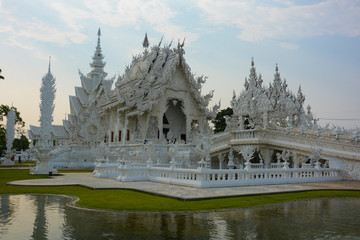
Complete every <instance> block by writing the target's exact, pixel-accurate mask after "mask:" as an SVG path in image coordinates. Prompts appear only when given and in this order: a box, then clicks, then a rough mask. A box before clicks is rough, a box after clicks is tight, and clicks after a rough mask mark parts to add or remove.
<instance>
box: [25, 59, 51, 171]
mask: <svg viewBox="0 0 360 240" xmlns="http://www.w3.org/2000/svg"><path fill="white" fill-rule="evenodd" d="M55 92H56V89H55V78H54V76H53V75H52V73H51V70H50V59H49V69H48V72H47V74H46V75H45V76H44V77H43V78H42V83H41V88H40V100H41V102H40V120H39V122H40V131H39V132H40V139H39V143H38V145H37V147H36V150H35V151H36V157H37V159H38V162H37V165H36V166H35V167H34V168H33V169H31V170H30V172H31V174H49V175H52V174H56V173H57V170H56V169H55V168H53V167H52V166H50V165H49V161H50V151H51V150H52V149H53V143H52V140H51V123H52V121H53V112H54V108H55V106H54V100H55Z"/></svg>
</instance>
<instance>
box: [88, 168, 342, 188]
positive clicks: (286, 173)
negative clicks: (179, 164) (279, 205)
mask: <svg viewBox="0 0 360 240" xmlns="http://www.w3.org/2000/svg"><path fill="white" fill-rule="evenodd" d="M114 164H116V163H113V164H109V163H107V164H104V163H98V164H97V165H96V168H95V171H94V174H95V175H96V176H98V177H110V178H116V179H117V180H118V181H124V182H127V181H153V182H161V183H168V184H177V185H184V186H192V187H200V188H206V187H227V186H247V185H265V184H285V183H302V182H322V181H339V180H341V175H340V171H339V170H338V169H330V168H321V169H315V168H307V169H306V168H297V169H293V168H292V169H291V168H290V169H282V168H271V169H261V168H260V164H258V165H255V166H259V168H256V169H249V170H243V169H208V168H202V169H184V168H169V167H159V166H157V167H155V166H154V167H147V166H146V165H144V164H137V165H131V164H130V165H126V164H125V165H121V164H119V163H117V166H119V167H116V166H114ZM252 165H254V164H252ZM255 166H252V167H255ZM274 166H277V165H274Z"/></svg>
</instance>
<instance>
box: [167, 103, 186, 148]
mask: <svg viewBox="0 0 360 240" xmlns="http://www.w3.org/2000/svg"><path fill="white" fill-rule="evenodd" d="M163 134H164V137H165V138H166V140H168V141H170V142H176V141H180V140H182V141H184V142H186V116H185V114H184V111H183V102H182V100H179V99H170V100H168V103H167V110H166V112H165V113H164V115H163Z"/></svg>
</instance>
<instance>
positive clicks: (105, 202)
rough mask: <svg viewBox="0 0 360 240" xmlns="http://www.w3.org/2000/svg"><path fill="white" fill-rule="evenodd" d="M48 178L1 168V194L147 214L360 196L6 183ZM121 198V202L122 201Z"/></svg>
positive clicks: (351, 193) (350, 192)
mask: <svg viewBox="0 0 360 240" xmlns="http://www.w3.org/2000/svg"><path fill="white" fill-rule="evenodd" d="M38 178H47V176H41V175H29V170H10V169H0V194H58V195H68V196H75V197H78V198H79V199H80V200H79V201H78V202H76V205H77V206H79V207H81V208H82V207H83V208H90V209H104V210H117V211H144V212H169V211H171V212H181V211H208V210H210V211H213V210H222V209H236V208H246V207H256V206H264V205H270V204H276V203H282V202H288V201H295V200H302V199H313V198H333V197H360V191H356V190H355V191H354V190H311V191H301V192H293V193H276V194H261V195H247V196H235V197H220V198H210V199H204V200H194V201H189V200H187V201H182V200H179V199H174V198H170V197H164V196H158V195H154V194H149V193H144V192H140V191H135V190H127V189H97V190H93V189H90V188H87V187H83V186H54V187H33V186H11V185H6V182H9V181H16V180H26V179H38ZM120 199H121V201H119V200H120Z"/></svg>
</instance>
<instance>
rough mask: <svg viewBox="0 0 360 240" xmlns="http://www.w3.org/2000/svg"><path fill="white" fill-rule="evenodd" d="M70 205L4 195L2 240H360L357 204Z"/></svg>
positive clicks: (52, 199) (344, 201) (64, 200)
mask: <svg viewBox="0 0 360 240" xmlns="http://www.w3.org/2000/svg"><path fill="white" fill-rule="evenodd" d="M68 201H69V199H68V198H65V197H62V196H55V195H0V202H1V208H0V239H1V240H5V239H44V240H45V239H49V240H50V239H51V240H53V239H69V240H70V239H79V240H80V239H81V240H83V239H360V199H358V198H341V199H340V198H336V199H318V200H302V201H296V202H288V203H281V204H276V205H271V206H264V207H256V208H247V209H240V210H233V211H220V212H196V213H194V212H192V213H124V212H97V211H86V210H79V209H75V208H71V207H68V206H67V205H66V203H67V202H68Z"/></svg>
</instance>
